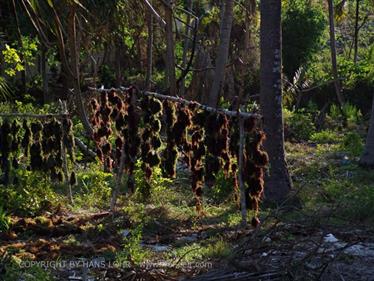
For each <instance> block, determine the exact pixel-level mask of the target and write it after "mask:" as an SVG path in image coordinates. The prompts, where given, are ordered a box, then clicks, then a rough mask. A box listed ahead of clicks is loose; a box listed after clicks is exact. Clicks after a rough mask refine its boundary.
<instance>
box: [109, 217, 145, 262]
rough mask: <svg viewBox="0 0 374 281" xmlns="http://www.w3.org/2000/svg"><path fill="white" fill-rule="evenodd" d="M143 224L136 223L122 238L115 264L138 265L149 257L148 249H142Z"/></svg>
mask: <svg viewBox="0 0 374 281" xmlns="http://www.w3.org/2000/svg"><path fill="white" fill-rule="evenodd" d="M142 228H143V224H139V225H137V226H136V227H135V228H134V229H133V230H131V232H130V233H129V235H128V236H127V237H125V238H124V244H123V250H122V251H120V252H119V253H118V254H117V255H116V262H117V264H127V263H129V264H135V265H139V264H141V263H142V262H144V261H145V260H146V258H147V257H149V255H150V254H149V251H147V250H145V249H143V247H142V245H141V241H142V237H143V234H142Z"/></svg>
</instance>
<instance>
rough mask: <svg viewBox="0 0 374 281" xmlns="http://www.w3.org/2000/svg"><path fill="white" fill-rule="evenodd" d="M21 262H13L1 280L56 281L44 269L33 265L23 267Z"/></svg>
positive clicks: (7, 267) (7, 266)
mask: <svg viewBox="0 0 374 281" xmlns="http://www.w3.org/2000/svg"><path fill="white" fill-rule="evenodd" d="M20 263H21V261H20V260H11V261H10V262H9V263H8V264H6V266H5V273H4V275H3V276H2V279H1V280H4V281H15V280H23V281H52V280H55V279H54V278H53V277H52V275H51V274H50V273H49V272H48V271H47V270H45V269H43V268H42V267H39V266H36V265H33V266H30V267H26V266H25V267H22V266H21V265H20Z"/></svg>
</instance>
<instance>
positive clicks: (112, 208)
mask: <svg viewBox="0 0 374 281" xmlns="http://www.w3.org/2000/svg"><path fill="white" fill-rule="evenodd" d="M125 157H126V155H125V143H123V145H122V148H121V160H120V163H119V166H118V171H117V175H116V186H115V187H114V189H113V193H112V199H111V201H110V211H111V212H114V211H115V210H116V203H117V197H118V192H119V188H120V186H121V182H122V177H123V169H124V166H125Z"/></svg>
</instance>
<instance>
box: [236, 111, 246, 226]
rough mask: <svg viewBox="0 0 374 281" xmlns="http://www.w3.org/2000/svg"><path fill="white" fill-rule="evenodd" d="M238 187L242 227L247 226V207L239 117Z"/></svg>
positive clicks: (243, 136) (241, 127) (242, 128)
mask: <svg viewBox="0 0 374 281" xmlns="http://www.w3.org/2000/svg"><path fill="white" fill-rule="evenodd" d="M239 135H240V138H239V174H238V176H239V187H240V212H241V215H242V222H241V224H242V227H246V225H247V206H246V202H245V186H244V181H243V170H244V169H243V166H244V165H243V151H244V140H245V135H244V120H243V118H242V117H240V116H239Z"/></svg>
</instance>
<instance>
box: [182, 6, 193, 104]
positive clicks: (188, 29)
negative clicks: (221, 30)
mask: <svg viewBox="0 0 374 281" xmlns="http://www.w3.org/2000/svg"><path fill="white" fill-rule="evenodd" d="M192 7H193V1H192V0H187V10H188V11H190V12H191V11H192ZM186 22H187V25H186V33H185V36H186V37H185V39H184V43H183V56H182V68H183V69H185V68H186V66H187V53H188V46H189V44H188V41H189V36H190V26H189V25H190V22H191V15H190V14H187V21H186ZM184 80H185V79H184V77H183V79H182V81H181V84H180V85H181V86H180V96H182V97H183V96H184V95H185V92H186V85H185V84H184Z"/></svg>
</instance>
